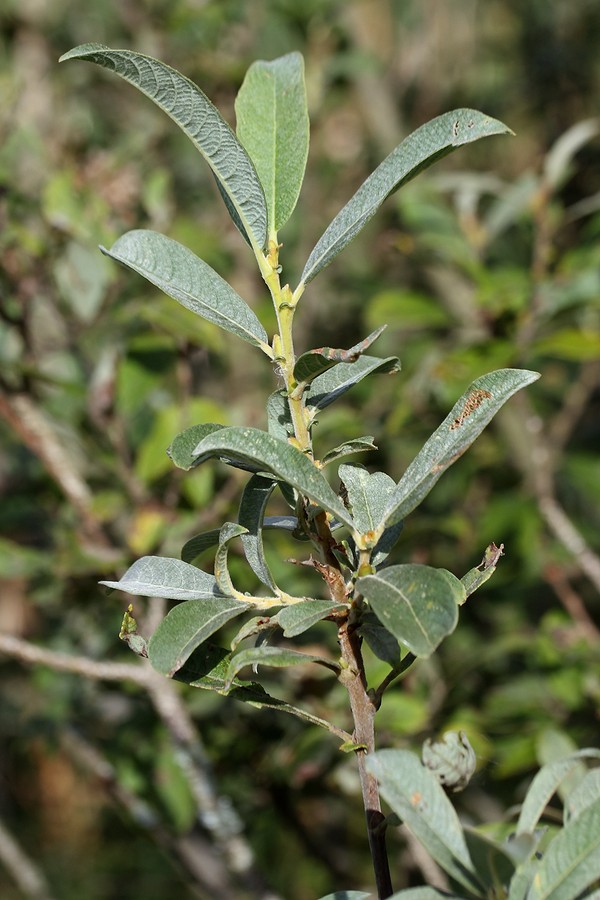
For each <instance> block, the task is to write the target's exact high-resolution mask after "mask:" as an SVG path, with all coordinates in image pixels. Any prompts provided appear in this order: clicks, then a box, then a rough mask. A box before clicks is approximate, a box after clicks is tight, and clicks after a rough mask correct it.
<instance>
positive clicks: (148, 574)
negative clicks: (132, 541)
mask: <svg viewBox="0 0 600 900" xmlns="http://www.w3.org/2000/svg"><path fill="white" fill-rule="evenodd" d="M100 584H104V585H106V587H109V588H114V589H115V590H117V591H127V593H128V594H137V595H138V596H140V597H163V598H164V599H165V600H213V599H215V598H218V597H220V596H221V594H220V593H219V589H218V587H217V582H216V580H215V578H214V577H213V576H212V575H209V574H208V572H203V571H202V570H201V569H197V568H196V567H195V566H190V565H188V564H187V563H185V562H182V561H181V560H180V559H171V558H169V557H163V556H143V557H142V558H141V559H138V560H137V562H134V564H133V565H132V566H130V568H129V569H127V571H126V572H125V574H124V575H123V577H122V578H121V580H120V581H101V582H100ZM223 599H225V598H223Z"/></svg>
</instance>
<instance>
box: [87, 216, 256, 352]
mask: <svg viewBox="0 0 600 900" xmlns="http://www.w3.org/2000/svg"><path fill="white" fill-rule="evenodd" d="M100 249H101V250H102V252H103V253H105V254H106V255H107V256H110V257H111V259H115V260H116V261H117V262H120V263H122V264H123V265H125V266H128V268H130V269H133V270H134V272H137V273H138V274H139V275H143V276H144V278H146V279H147V280H148V281H150V282H152V284H154V285H156V287H158V288H160V289H161V291H164V293H165V294H168V295H169V297H173V299H174V300H177V302H178V303H181V305H182V306H185V308H186V309H189V310H191V311H192V312H193V313H196V315H198V316H202V318H203V319H207V320H208V321H209V322H213V323H214V324H215V325H219V326H220V327H221V328H223V329H224V330H225V331H230V332H231V333H232V334H235V335H237V336H238V337H241V338H243V340H245V341H248V343H249V344H252V345H253V346H255V347H260V348H261V350H263V351H265V352H266V353H267V354H268V355H269V356H270V355H271V350H270V347H269V346H268V335H267V332H266V331H265V329H264V328H263V326H262V325H261V323H260V322H259V320H258V318H257V316H256V314H255V313H254V312H253V311H252V310H251V309H250V307H249V306H248V304H247V303H246V302H245V301H244V300H242V298H241V297H240V296H239V295H238V294H236V292H235V291H234V290H233V288H232V287H231V286H230V285H229V284H227V282H226V281H224V280H223V278H221V276H220V275H217V273H216V272H215V270H214V269H212V268H211V267H210V266H209V265H207V264H206V263H205V262H203V260H201V259H200V258H199V257H197V256H196V255H195V253H192V251H191V250H188V248H187V247H184V246H183V244H180V243H178V242H177V241H174V240H171V238H168V237H165V236H164V234H158V233H157V232H156V231H144V230H136V231H128V232H127V234H124V235H123V236H122V237H120V238H119V239H118V240H117V241H116V243H115V244H113V246H112V247H111V249H110V250H106V249H105V248H104V247H101V248H100Z"/></svg>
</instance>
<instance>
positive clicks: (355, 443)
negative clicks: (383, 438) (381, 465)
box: [321, 434, 377, 467]
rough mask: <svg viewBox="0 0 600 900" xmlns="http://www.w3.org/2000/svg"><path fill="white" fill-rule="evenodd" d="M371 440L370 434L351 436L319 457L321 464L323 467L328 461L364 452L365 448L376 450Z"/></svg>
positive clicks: (328, 463)
mask: <svg viewBox="0 0 600 900" xmlns="http://www.w3.org/2000/svg"><path fill="white" fill-rule="evenodd" d="M373 440H374V438H373V435H372V434H365V435H363V436H362V437H358V438H353V439H352V440H349V441H346V442H345V443H343V444H339V445H338V446H337V447H333V448H332V449H331V450H328V451H327V453H326V454H325V455H324V456H322V457H321V465H322V466H323V467H325V466H328V465H330V463H332V462H336V461H337V460H339V459H343V458H344V457H345V456H351V455H352V454H353V453H364V452H365V450H377V445H376V444H374V443H373Z"/></svg>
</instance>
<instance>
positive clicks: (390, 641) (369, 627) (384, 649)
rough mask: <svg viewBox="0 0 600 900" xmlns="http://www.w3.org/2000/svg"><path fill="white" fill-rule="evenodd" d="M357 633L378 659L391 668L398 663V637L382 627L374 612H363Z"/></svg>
mask: <svg viewBox="0 0 600 900" xmlns="http://www.w3.org/2000/svg"><path fill="white" fill-rule="evenodd" d="M359 633H360V636H361V637H362V638H364V640H365V641H366V642H367V644H368V646H369V647H370V648H371V650H372V651H373V653H374V654H375V656H376V657H377V658H378V659H381V660H382V661H383V662H386V663H387V664H388V665H389V666H391V667H392V669H395V668H396V666H398V665H399V664H400V646H399V644H398V639H397V638H395V637H394V635H393V634H391V633H390V632H389V631H388V630H387V628H384V627H383V625H382V624H381V622H380V621H379V619H378V618H377V616H376V615H375V613H373V612H369V611H367V612H365V613H364V614H363V617H362V621H361V623H360V629H359Z"/></svg>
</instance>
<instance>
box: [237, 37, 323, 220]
mask: <svg viewBox="0 0 600 900" xmlns="http://www.w3.org/2000/svg"><path fill="white" fill-rule="evenodd" d="M235 113H236V117H237V133H238V137H239V139H240V141H241V142H242V144H243V145H244V147H245V148H246V150H247V151H248V154H249V155H250V158H251V159H252V162H253V163H254V165H255V166H256V171H257V173H258V177H259V178H260V181H261V184H262V186H263V188H264V192H265V197H266V201H267V210H268V218H269V230H270V231H271V232H277V231H279V229H280V228H282V227H283V225H285V223H286V222H287V220H288V219H289V217H290V216H291V214H292V212H293V209H294V207H295V206H296V201H297V200H298V195H299V193H300V188H301V187H302V181H303V178H304V170H305V168H306V160H307V158H308V141H309V121H308V108H307V103H306V86H305V84H304V60H303V59H302V56H301V54H300V53H288V54H287V55H286V56H281V57H280V58H279V59H275V60H273V61H272V62H265V61H264V60H258V61H257V62H255V63H253V64H252V65H251V66H250V68H249V69H248V71H247V72H246V77H245V78H244V82H243V84H242V86H241V88H240V92H239V94H238V96H237V99H236V101H235Z"/></svg>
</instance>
